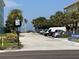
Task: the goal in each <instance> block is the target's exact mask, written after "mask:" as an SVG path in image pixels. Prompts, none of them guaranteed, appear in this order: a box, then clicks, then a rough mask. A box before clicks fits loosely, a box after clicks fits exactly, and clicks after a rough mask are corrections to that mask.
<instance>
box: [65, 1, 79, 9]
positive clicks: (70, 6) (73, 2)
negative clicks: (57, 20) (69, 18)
mask: <svg viewBox="0 0 79 59" xmlns="http://www.w3.org/2000/svg"><path fill="white" fill-rule="evenodd" d="M77 3H79V0H76V1H75V2H73V3H71V4H69V5H67V6H65V8H64V9H66V8H68V7H71V6H73V5H75V4H77Z"/></svg>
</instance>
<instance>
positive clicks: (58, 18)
mask: <svg viewBox="0 0 79 59" xmlns="http://www.w3.org/2000/svg"><path fill="white" fill-rule="evenodd" d="M63 14H64V13H63V12H61V11H57V12H56V13H55V14H54V15H52V16H50V22H52V25H53V26H63V22H62V20H63Z"/></svg>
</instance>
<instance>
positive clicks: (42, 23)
mask: <svg viewBox="0 0 79 59" xmlns="http://www.w3.org/2000/svg"><path fill="white" fill-rule="evenodd" d="M47 23H48V21H47V20H46V18H45V17H38V18H36V19H33V21H32V24H33V26H34V27H35V30H36V31H38V29H45V28H47Z"/></svg>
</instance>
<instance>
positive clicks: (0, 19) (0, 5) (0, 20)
mask: <svg viewBox="0 0 79 59" xmlns="http://www.w3.org/2000/svg"><path fill="white" fill-rule="evenodd" d="M4 6H5V4H4V1H3V0H0V33H1V32H3V27H4Z"/></svg>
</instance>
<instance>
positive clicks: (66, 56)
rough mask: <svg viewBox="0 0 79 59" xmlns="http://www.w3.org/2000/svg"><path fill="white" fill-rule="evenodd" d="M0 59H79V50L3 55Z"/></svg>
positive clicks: (24, 52) (9, 53)
mask: <svg viewBox="0 0 79 59" xmlns="http://www.w3.org/2000/svg"><path fill="white" fill-rule="evenodd" d="M0 59H79V51H78V50H76V51H75V50H74V51H71V50H60V51H58V50H56V51H55V50H52V51H23V52H8V53H1V54H0Z"/></svg>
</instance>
